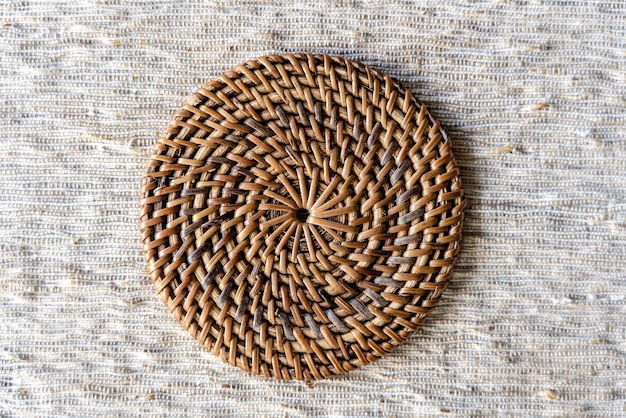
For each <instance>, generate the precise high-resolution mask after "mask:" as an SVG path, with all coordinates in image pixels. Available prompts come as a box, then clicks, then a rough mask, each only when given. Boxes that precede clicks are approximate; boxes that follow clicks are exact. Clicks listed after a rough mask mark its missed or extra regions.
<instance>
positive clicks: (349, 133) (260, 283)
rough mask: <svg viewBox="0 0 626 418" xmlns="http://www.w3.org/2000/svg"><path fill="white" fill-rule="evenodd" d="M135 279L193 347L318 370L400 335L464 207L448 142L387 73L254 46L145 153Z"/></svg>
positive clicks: (305, 371)
mask: <svg viewBox="0 0 626 418" xmlns="http://www.w3.org/2000/svg"><path fill="white" fill-rule="evenodd" d="M140 206H141V209H140V230H141V239H142V242H143V249H144V252H145V259H146V261H147V263H148V265H149V271H150V275H151V278H152V280H153V282H154V284H155V286H156V289H157V291H158V293H159V294H160V295H161V298H162V299H163V302H164V303H165V304H166V305H167V307H168V308H169V310H170V312H172V313H173V314H174V316H175V318H176V319H177V320H178V321H179V322H180V323H181V324H182V326H183V327H184V328H185V329H187V330H188V331H189V333H190V334H191V335H192V336H193V337H194V338H195V339H197V340H198V341H199V342H200V343H201V344H202V345H204V347H206V349H208V350H210V351H212V352H213V353H214V354H215V355H216V356H218V357H220V358H221V359H222V360H224V361H226V362H228V363H229V364H231V365H233V366H237V367H239V368H241V369H243V370H245V371H248V372H251V373H256V374H261V375H265V376H268V377H275V378H280V379H306V380H312V379H322V378H325V377H328V376H332V375H336V374H341V373H344V372H347V371H350V370H353V369H355V368H357V367H359V366H363V365H367V364H369V363H372V362H373V361H376V360H377V359H379V358H380V357H382V356H384V355H385V354H387V353H388V352H390V351H391V350H393V348H394V347H396V346H398V345H400V344H402V343H403V342H404V341H405V340H406V339H407V338H408V337H409V336H410V335H411V333H413V331H415V329H416V328H417V327H418V326H419V324H420V323H421V322H422V320H423V319H424V317H425V316H426V315H427V314H428V313H429V312H430V311H431V309H432V308H433V307H434V306H435V305H436V304H437V302H438V301H439V298H440V296H441V294H442V292H443V290H444V289H445V288H446V285H447V282H448V279H449V277H450V274H451V271H452V267H453V263H454V260H455V257H456V255H457V252H458V249H459V241H460V233H461V227H462V222H463V208H464V206H465V201H464V199H463V192H462V189H461V183H460V180H459V171H458V168H457V165H456V163H455V160H454V158H453V155H452V152H451V144H450V141H449V139H448V138H447V136H446V134H445V132H444V131H443V130H442V129H441V126H440V125H439V123H438V122H437V121H436V120H434V119H433V117H432V116H431V115H430V113H429V112H428V110H427V109H426V107H425V106H424V105H421V104H419V103H418V102H417V101H416V100H415V99H414V98H413V97H412V96H411V93H409V91H407V90H404V89H403V88H402V87H400V86H399V85H398V84H397V83H396V82H394V81H393V80H392V79H391V78H390V77H389V76H387V75H385V74H381V73H380V72H378V71H375V70H372V69H370V68H368V67H367V66H364V65H362V64H358V63H355V62H351V61H349V60H346V59H343V58H339V57H330V56H326V55H311V54H295V55H284V56H268V57H262V58H259V59H257V60H252V61H249V62H246V63H244V64H241V65H239V66H237V67H235V68H234V69H233V70H231V71H228V72H226V73H225V74H223V75H221V76H219V77H218V78H217V79H215V80H213V81H211V82H209V83H207V84H206V85H205V86H203V87H202V88H200V89H199V90H198V91H197V92H196V93H195V94H194V95H193V96H192V97H191V98H190V99H189V100H188V101H187V103H186V104H185V105H184V106H183V107H182V108H181V109H180V110H179V111H177V112H176V114H175V115H174V117H173V119H172V121H171V122H170V123H169V125H168V126H167V128H166V129H165V131H164V132H163V134H162V135H161V136H160V138H159V140H158V142H157V143H156V145H155V146H154V149H153V152H152V154H151V156H150V158H149V161H148V165H147V170H146V174H145V177H144V179H143V183H142V188H141V204H140Z"/></svg>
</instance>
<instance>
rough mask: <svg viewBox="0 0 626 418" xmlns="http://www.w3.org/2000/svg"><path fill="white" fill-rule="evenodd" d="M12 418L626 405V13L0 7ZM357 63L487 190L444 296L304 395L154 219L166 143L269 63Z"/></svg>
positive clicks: (2, 376)
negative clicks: (240, 358) (172, 302)
mask: <svg viewBox="0 0 626 418" xmlns="http://www.w3.org/2000/svg"><path fill="white" fill-rule="evenodd" d="M0 23H1V25H2V26H1V27H0V76H1V77H0V83H1V84H0V118H1V119H0V120H1V126H2V129H1V131H0V138H1V139H0V155H1V156H2V157H1V158H2V163H1V164H0V250H1V251H0V415H2V416H5V415H6V416H79V417H85V416H96V415H98V416H138V415H146V416H202V415H206V416H248V417H257V416H268V417H291V416H294V417H309V416H311V417H323V416H334V417H339V416H354V417H363V416H383V417H401V416H407V417H415V416H438V415H443V416H493V415H499V416H524V417H525V416H626V320H625V317H626V308H625V304H626V278H625V267H624V264H625V262H626V245H625V244H626V133H625V131H626V3H625V2H624V1H623V0H610V1H580V0H568V1H539V0H537V1H521V0H519V1H486V0H485V1H480V0H477V1H467V0H451V1H416V2H410V1H398V0H384V1H358V0H343V1H294V2H285V3H280V2H277V1H255V2H242V1H236V0H231V1H140V0H129V1H126V0H123V1H122V0H111V1H108V0H103V1H80V0H74V1H21V0H19V1H18V0H15V1H13V0H2V1H0ZM295 51H312V52H317V53H328V54H336V55H343V56H346V57H347V58H350V59H354V60H359V61H362V62H364V63H366V64H368V65H370V66H372V67H374V68H376V69H379V70H383V71H386V72H388V73H389V74H391V75H392V76H394V77H395V78H396V79H398V80H399V81H400V82H402V83H403V84H404V85H405V86H406V87H408V88H410V89H411V90H412V91H413V92H414V94H415V95H416V96H417V97H418V98H419V99H420V100H422V101H423V102H424V103H425V104H426V105H427V106H429V108H430V110H431V111H432V113H433V114H434V115H435V116H436V117H437V118H438V119H439V120H440V121H441V123H442V124H443V125H445V126H446V127H447V129H448V131H449V134H450V137H451V138H452V141H453V144H454V151H455V154H456V157H457V161H458V163H459V165H460V166H461V169H462V176H463V181H464V187H465V190H466V195H467V199H468V204H469V206H468V209H467V212H466V226H465V229H464V242H463V247H462V251H461V256H460V259H459V262H458V264H457V268H456V270H455V274H454V275H453V279H452V282H451V284H450V287H449V288H448V290H447V291H446V292H445V293H444V297H443V299H442V302H441V304H440V305H439V306H438V307H437V309H436V310H435V312H434V313H433V314H432V315H431V316H429V317H428V319H427V320H426V322H425V324H424V326H423V327H422V328H421V329H420V331H419V332H418V333H416V334H415V335H414V336H413V337H412V338H411V339H410V340H409V341H408V342H407V344H405V345H404V346H402V347H401V348H399V349H398V350H397V351H395V352H394V353H392V354H390V355H389V356H387V357H385V358H384V359H383V360H381V361H379V362H378V363H376V364H374V365H372V366H368V367H365V368H362V369H360V370H358V371H356V372H353V373H350V374H348V375H345V376H343V377H340V378H336V379H332V380H328V381H322V382H316V383H315V384H313V385H307V384H304V383H299V382H280V381H273V380H269V379H265V378H260V377H254V376H249V375H246V374H245V373H243V372H241V371H239V370H238V369H235V368H232V367H230V366H228V365H225V364H223V363H222V362H221V361H220V360H218V359H216V358H214V357H213V355H212V354H210V353H208V352H205V351H204V349H203V348H202V347H200V346H199V345H198V344H197V342H196V341H195V340H193V339H192V338H191V337H190V336H189V335H188V334H187V333H186V332H185V331H183V330H182V329H181V327H180V326H179V324H178V323H177V322H176V321H175V320H174V319H173V317H172V316H171V315H170V314H169V313H167V311H166V309H165V307H164V305H163V304H162V303H161V301H160V299H159V297H158V296H157V294H156V292H155V291H154V289H153V287H152V284H151V282H150V281H149V278H148V277H147V275H146V274H145V272H143V270H144V269H145V268H146V266H145V264H144V262H143V258H142V253H141V247H140V244H139V233H138V230H137V211H138V209H137V207H138V193H139V185H140V178H141V176H142V173H143V166H144V163H145V161H146V159H147V155H148V152H149V150H150V147H151V144H152V143H153V142H154V141H155V139H156V137H157V135H158V133H159V132H160V130H161V129H162V128H163V127H164V126H165V125H166V123H167V121H168V120H169V118H170V117H171V115H172V114H173V112H174V111H175V110H176V109H177V108H178V107H179V106H180V105H181V104H182V102H183V101H184V100H185V98H187V97H188V96H189V95H190V94H191V93H192V92H193V91H194V90H195V89H197V88H198V87H199V86H200V85H201V84H202V83H203V82H205V81H207V80H210V79H211V78H213V77H215V76H217V75H218V74H219V73H221V72H223V71H225V70H227V69H229V68H230V67H232V66H234V65H236V64H238V63H240V62H242V61H244V60H247V59H251V58H256V57H257V56H260V55H264V54H269V53H279V52H295Z"/></svg>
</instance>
